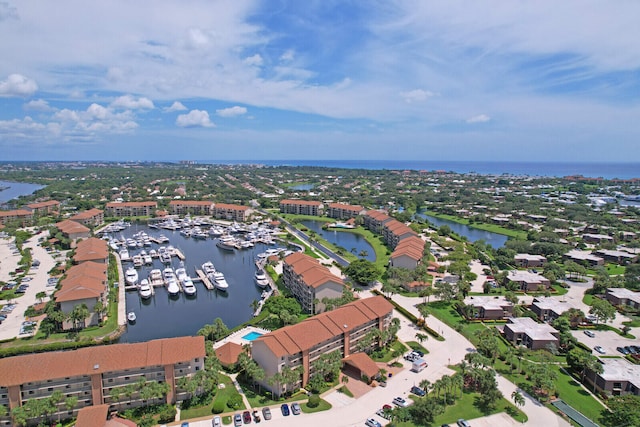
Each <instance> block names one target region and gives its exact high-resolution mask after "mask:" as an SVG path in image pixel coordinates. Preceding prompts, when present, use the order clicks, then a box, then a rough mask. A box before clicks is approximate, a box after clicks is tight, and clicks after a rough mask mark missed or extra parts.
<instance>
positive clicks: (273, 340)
mask: <svg viewBox="0 0 640 427" xmlns="http://www.w3.org/2000/svg"><path fill="white" fill-rule="evenodd" d="M392 312H393V305H392V304H391V303H390V302H389V301H387V300H386V299H385V298H384V297H382V296H376V297H372V298H366V299H361V300H357V301H354V302H351V303H349V304H345V305H343V306H341V307H338V308H336V309H335V310H332V311H328V312H325V313H322V314H319V315H317V316H313V317H310V318H308V319H306V320H305V321H303V322H300V323H298V324H295V325H291V326H286V327H284V328H281V329H278V330H276V331H274V332H270V333H268V334H264V335H262V336H260V337H258V338H257V339H255V340H254V341H252V343H251V357H252V358H253V360H255V361H256V362H257V363H258V364H259V365H260V366H261V367H262V369H264V371H265V379H264V380H262V381H261V384H262V386H263V387H265V388H267V389H269V390H271V391H273V392H274V393H276V394H278V395H280V394H282V393H286V392H287V391H291V390H293V389H295V388H296V387H298V386H303V387H304V386H305V385H306V384H307V382H308V381H309V378H310V377H311V376H312V375H313V373H314V371H315V367H314V362H315V361H316V360H318V358H320V356H322V355H324V354H329V353H332V352H334V351H339V352H340V355H341V356H342V357H347V356H349V355H351V354H353V353H357V352H360V351H363V350H364V348H363V343H365V342H367V340H365V341H363V339H364V338H365V337H366V336H367V334H368V333H369V332H370V331H372V330H374V329H378V330H380V331H384V330H386V329H388V328H389V325H390V324H391V318H392ZM361 341H362V343H361ZM370 345H371V346H372V347H373V346H375V345H376V343H375V342H372V343H370ZM285 366H287V367H289V368H291V369H295V368H297V367H298V366H302V368H303V371H302V377H301V379H300V381H298V383H297V384H283V383H278V382H276V383H275V384H270V383H269V378H271V377H273V376H274V375H275V374H277V373H279V372H281V371H282V369H283V368H284V367H285Z"/></svg>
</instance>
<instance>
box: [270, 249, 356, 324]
mask: <svg viewBox="0 0 640 427" xmlns="http://www.w3.org/2000/svg"><path fill="white" fill-rule="evenodd" d="M282 280H283V282H284V285H285V287H286V288H287V289H289V291H291V293H292V294H293V296H294V297H295V298H296V299H297V300H298V302H299V303H300V305H301V306H302V309H303V310H304V311H305V312H306V313H314V314H315V313H321V312H322V311H324V309H325V304H324V303H323V302H322V300H323V299H324V298H329V299H334V298H340V297H341V296H342V292H343V290H344V281H343V280H342V278H340V277H338V276H336V275H335V274H333V273H331V271H329V269H328V268H327V267H324V266H322V265H320V263H319V262H318V261H317V260H316V259H314V258H312V257H310V256H308V255H305V254H303V253H301V252H296V253H294V254H291V255H289V256H288V257H286V258H285V259H284V263H283V267H282Z"/></svg>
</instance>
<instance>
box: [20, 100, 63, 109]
mask: <svg viewBox="0 0 640 427" xmlns="http://www.w3.org/2000/svg"><path fill="white" fill-rule="evenodd" d="M24 109H25V110H32V111H42V112H49V111H55V110H56V109H55V108H53V107H52V106H50V105H49V103H48V102H47V101H45V100H44V99H34V100H31V101H29V102H27V103H26V104H24Z"/></svg>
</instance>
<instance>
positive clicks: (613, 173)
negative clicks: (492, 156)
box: [199, 160, 640, 180]
mask: <svg viewBox="0 0 640 427" xmlns="http://www.w3.org/2000/svg"><path fill="white" fill-rule="evenodd" d="M199 163H205V164H227V165H236V164H261V165H266V166H319V167H328V168H345V169H372V170H376V169H378V170H383V169H387V170H427V171H440V170H442V171H448V172H457V173H478V174H482V175H503V174H505V175H517V176H525V175H526V176H540V177H565V176H574V175H582V176H584V177H589V178H605V179H625V180H626V179H632V178H640V163H604V162H602V163H572V162H484V161H437V160H209V161H202V162H199Z"/></svg>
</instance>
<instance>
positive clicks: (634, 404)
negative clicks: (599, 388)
mask: <svg viewBox="0 0 640 427" xmlns="http://www.w3.org/2000/svg"><path fill="white" fill-rule="evenodd" d="M607 406H608V407H609V411H603V413H604V415H603V417H602V418H603V420H604V424H605V425H606V426H611V427H614V426H640V411H639V410H638V408H640V396H635V395H632V394H626V395H624V396H611V397H610V398H609V399H608V400H607Z"/></svg>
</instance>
